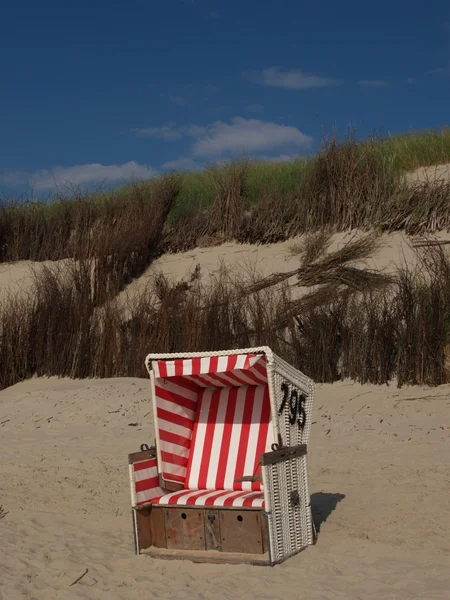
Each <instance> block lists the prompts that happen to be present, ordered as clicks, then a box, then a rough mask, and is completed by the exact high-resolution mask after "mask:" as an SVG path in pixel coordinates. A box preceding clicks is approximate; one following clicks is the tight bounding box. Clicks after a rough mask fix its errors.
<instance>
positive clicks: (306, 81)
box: [250, 67, 339, 90]
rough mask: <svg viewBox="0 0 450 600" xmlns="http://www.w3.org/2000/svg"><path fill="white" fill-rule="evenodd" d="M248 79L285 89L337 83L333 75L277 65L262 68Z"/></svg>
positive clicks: (304, 88) (308, 87)
mask: <svg viewBox="0 0 450 600" xmlns="http://www.w3.org/2000/svg"><path fill="white" fill-rule="evenodd" d="M250 79H251V80H252V81H253V82H254V83H261V84H263V85H266V86H268V87H280V88H285V89H287V90H307V89H310V88H317V87H326V86H329V85H336V84H338V83H339V82H338V80H337V79H335V78H334V77H320V76H318V75H307V74H306V73H304V72H303V71H300V70H295V69H291V70H283V69H280V68H279V67H270V68H269V69H264V70H263V71H262V73H259V74H257V75H256V76H255V75H253V76H250Z"/></svg>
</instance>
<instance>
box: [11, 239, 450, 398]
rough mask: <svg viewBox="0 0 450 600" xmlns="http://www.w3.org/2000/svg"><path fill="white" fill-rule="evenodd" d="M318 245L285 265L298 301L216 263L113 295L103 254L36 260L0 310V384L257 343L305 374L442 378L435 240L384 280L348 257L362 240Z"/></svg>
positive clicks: (362, 250)
mask: <svg viewBox="0 0 450 600" xmlns="http://www.w3.org/2000/svg"><path fill="white" fill-rule="evenodd" d="M319 242H320V240H319V241H318V240H317V239H312V238H311V239H310V240H309V242H308V244H309V247H308V244H307V246H306V247H305V248H304V251H303V252H302V253H301V258H302V259H303V267H302V268H301V269H300V270H299V271H293V275H294V276H296V277H297V280H296V282H295V285H303V286H304V287H305V289H306V290H307V291H308V290H309V293H306V294H304V295H303V296H301V297H300V298H295V297H293V295H292V284H291V283H290V282H289V281H287V280H286V279H283V277H284V276H283V277H280V278H276V277H275V278H273V279H272V280H270V281H267V280H264V281H263V284H262V285H258V282H257V281H254V282H253V284H251V285H248V284H244V283H243V282H242V280H237V279H235V278H233V277H232V276H231V274H230V273H229V272H227V271H226V270H225V269H224V270H222V271H220V272H219V273H218V274H217V275H216V277H215V280H214V281H213V282H212V283H210V284H209V285H207V286H206V285H204V284H203V283H202V279H201V277H200V276H199V275H200V274H199V271H198V270H196V271H194V272H193V274H192V277H191V278H190V280H188V281H185V282H181V283H176V284H173V283H171V282H170V281H169V280H168V279H167V278H165V277H164V276H162V275H159V276H157V277H155V278H154V280H153V281H152V282H151V283H150V284H149V287H148V288H147V289H146V290H144V291H142V292H141V294H140V295H139V296H136V297H134V298H133V299H130V300H129V301H128V302H127V303H119V302H118V300H117V299H116V298H115V296H114V297H111V296H110V294H109V292H108V291H104V290H103V291H102V290H101V286H104V285H105V282H108V281H110V274H109V271H108V269H109V266H108V263H107V262H105V263H99V264H100V265H101V268H100V267H98V266H97V268H94V269H93V268H92V261H90V260H84V261H73V262H71V263H68V264H67V265H66V266H65V267H64V268H63V269H62V270H61V269H60V270H55V269H52V268H44V269H42V271H41V272H40V273H39V275H36V278H35V283H34V289H33V290H32V291H31V293H30V295H29V296H25V297H24V296H21V297H20V298H15V299H13V298H10V299H9V301H5V302H4V304H3V305H2V306H1V307H0V388H4V387H7V386H9V385H12V384H14V383H16V382H18V381H21V380H23V379H26V378H29V377H31V376H33V375H39V376H46V375H58V376H67V377H74V378H85V377H112V376H142V377H145V368H144V364H143V358H144V357H145V355H146V354H147V353H148V352H149V351H153V352H184V351H186V352H188V351H206V350H218V349H224V348H240V347H249V346H255V345H265V344H267V345H269V346H270V347H272V348H273V350H274V351H275V352H276V353H278V354H279V355H281V356H283V357H284V358H285V359H286V360H288V361H289V362H291V363H292V364H293V365H295V366H297V367H298V368H300V369H301V370H302V371H304V372H305V373H307V374H308V375H310V376H311V377H313V379H315V380H316V381H334V380H336V379H339V378H342V377H351V378H352V379H354V380H358V381H361V382H373V383H385V382H387V381H390V380H392V378H393V377H397V378H398V381H399V383H400V384H401V385H402V384H405V383H426V384H431V385H437V384H440V383H443V382H444V381H448V380H449V375H450V374H449V373H448V371H447V366H448V365H447V363H446V358H445V357H446V353H448V343H449V331H450V319H449V315H450V262H449V259H448V256H447V255H446V254H445V253H444V251H443V249H442V248H441V247H437V246H432V247H431V248H425V249H424V250H422V251H421V256H422V262H421V264H420V267H419V268H418V269H417V270H416V271H414V272H411V271H410V270H408V269H407V268H406V267H404V268H402V269H401V270H400V271H399V273H398V276H397V277H396V278H395V279H394V280H393V281H390V280H388V279H386V278H383V277H381V276H380V275H379V274H372V275H371V276H370V277H368V274H367V272H365V271H364V270H358V269H355V268H354V267H350V266H349V264H348V263H349V262H350V261H351V260H355V259H357V258H360V257H362V256H367V253H368V252H369V250H370V248H373V247H374V246H373V244H374V243H375V242H374V240H373V238H370V237H367V238H363V239H362V240H359V241H357V242H352V243H350V244H349V245H348V247H347V248H346V249H343V250H340V251H339V252H338V253H329V254H327V253H326V252H325V248H326V243H323V242H322V243H319ZM318 247H321V248H322V251H321V252H319V251H318V250H317V248H318ZM313 248H316V250H314V252H313ZM308 255H309V256H310V260H309V261H306V262H305V260H306V259H305V257H306V256H308ZM102 269H103V270H102ZM348 269H351V270H350V271H348ZM343 272H344V273H345V274H346V276H345V277H342V273H343ZM374 275H375V277H374ZM102 298H103V301H100V299H102Z"/></svg>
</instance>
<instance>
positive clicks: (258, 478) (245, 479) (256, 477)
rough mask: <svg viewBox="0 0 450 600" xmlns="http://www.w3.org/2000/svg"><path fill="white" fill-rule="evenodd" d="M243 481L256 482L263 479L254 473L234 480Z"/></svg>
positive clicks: (236, 481)
mask: <svg viewBox="0 0 450 600" xmlns="http://www.w3.org/2000/svg"><path fill="white" fill-rule="evenodd" d="M243 481H251V482H252V483H255V482H256V481H262V478H261V477H259V476H254V475H244V477H239V478H238V479H235V480H234V482H235V483H242V482H243Z"/></svg>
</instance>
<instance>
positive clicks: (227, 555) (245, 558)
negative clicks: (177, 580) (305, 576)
mask: <svg viewBox="0 0 450 600" xmlns="http://www.w3.org/2000/svg"><path fill="white" fill-rule="evenodd" d="M142 554H145V555H148V556H150V557H151V558H161V559H165V560H190V561H192V562H196V563H213V564H219V563H220V564H223V563H225V564H230V565H255V566H269V565H271V564H272V563H271V562H270V559H269V553H268V552H266V553H265V554H239V553H238V552H218V551H217V550H206V551H204V552H199V551H195V550H168V549H166V548H154V547H151V548H148V549H147V550H143V551H142Z"/></svg>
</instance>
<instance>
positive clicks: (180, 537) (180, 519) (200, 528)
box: [164, 508, 206, 550]
mask: <svg viewBox="0 0 450 600" xmlns="http://www.w3.org/2000/svg"><path fill="white" fill-rule="evenodd" d="M204 512H205V511H204V510H196V509H192V508H165V509H164V513H165V521H166V539H167V548H169V549H177V550H206V546H205V525H204V522H203V513H204Z"/></svg>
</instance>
